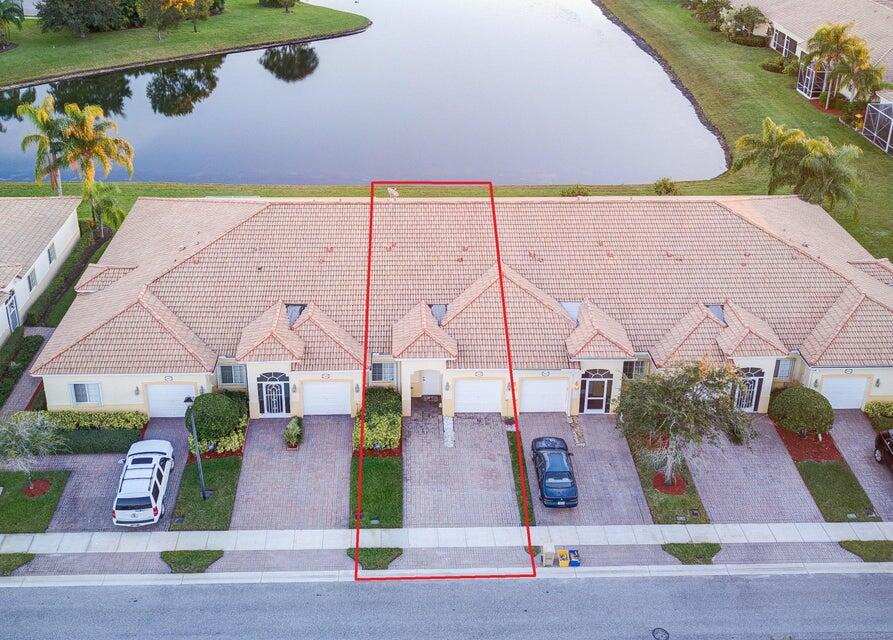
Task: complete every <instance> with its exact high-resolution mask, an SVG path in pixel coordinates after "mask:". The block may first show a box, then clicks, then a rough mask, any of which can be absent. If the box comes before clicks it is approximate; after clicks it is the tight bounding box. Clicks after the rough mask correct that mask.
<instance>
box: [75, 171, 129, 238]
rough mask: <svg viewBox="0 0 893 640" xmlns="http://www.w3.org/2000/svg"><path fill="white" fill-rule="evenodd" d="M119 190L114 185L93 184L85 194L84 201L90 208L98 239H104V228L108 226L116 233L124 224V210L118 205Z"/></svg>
mask: <svg viewBox="0 0 893 640" xmlns="http://www.w3.org/2000/svg"><path fill="white" fill-rule="evenodd" d="M119 195H121V190H120V189H119V188H118V187H117V185H114V184H108V183H105V182H95V183H93V186H92V187H91V188H90V192H89V193H88V194H86V196H85V197H84V200H85V201H86V202H87V204H88V205H89V206H90V212H91V213H92V215H93V228H94V229H95V228H96V227H99V237H100V238H105V228H106V227H107V226H108V227H109V228H111V229H112V230H113V231H117V229H118V227H120V226H121V223H122V222H124V215H125V214H124V210H123V209H122V208H121V207H120V206H119V205H118V200H117V196H119Z"/></svg>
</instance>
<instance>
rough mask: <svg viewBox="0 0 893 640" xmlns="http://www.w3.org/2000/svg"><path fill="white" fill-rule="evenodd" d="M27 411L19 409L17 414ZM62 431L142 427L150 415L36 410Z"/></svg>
mask: <svg viewBox="0 0 893 640" xmlns="http://www.w3.org/2000/svg"><path fill="white" fill-rule="evenodd" d="M21 413H25V412H24V411H19V412H18V413H16V415H19V414H21ZM33 413H38V414H42V415H45V416H47V417H48V419H49V421H50V422H51V423H53V424H54V425H55V426H56V427H57V428H59V429H61V430H62V431H73V430H75V429H142V428H143V427H145V426H146V424H147V423H148V422H149V416H147V415H146V414H145V413H141V412H139V411H108V412H102V411H35V412H33Z"/></svg>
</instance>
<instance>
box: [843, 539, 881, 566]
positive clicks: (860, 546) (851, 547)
mask: <svg viewBox="0 0 893 640" xmlns="http://www.w3.org/2000/svg"><path fill="white" fill-rule="evenodd" d="M838 544H840V546H841V547H843V548H844V549H846V550H847V551H849V552H850V553H855V554H856V555H857V556H859V557H860V558H862V560H864V561H865V562H893V542H891V541H890V540H869V541H863V540H843V541H841V542H839V543H838Z"/></svg>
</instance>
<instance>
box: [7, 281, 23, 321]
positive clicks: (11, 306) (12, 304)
mask: <svg viewBox="0 0 893 640" xmlns="http://www.w3.org/2000/svg"><path fill="white" fill-rule="evenodd" d="M6 319H7V320H8V321H9V329H10V330H11V331H15V330H16V329H18V328H19V325H20V324H21V321H20V320H19V304H18V302H17V301H16V293H15V291H13V292H11V293H10V298H9V301H8V302H7V303H6Z"/></svg>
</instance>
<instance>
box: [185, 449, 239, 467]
mask: <svg viewBox="0 0 893 640" xmlns="http://www.w3.org/2000/svg"><path fill="white" fill-rule="evenodd" d="M241 457H242V449H239V450H238V451H202V461H204V460H219V459H220V458H241ZM194 462H195V453H194V452H193V451H192V450H190V451H189V456H188V457H187V458H186V463H187V464H192V463H194Z"/></svg>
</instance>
